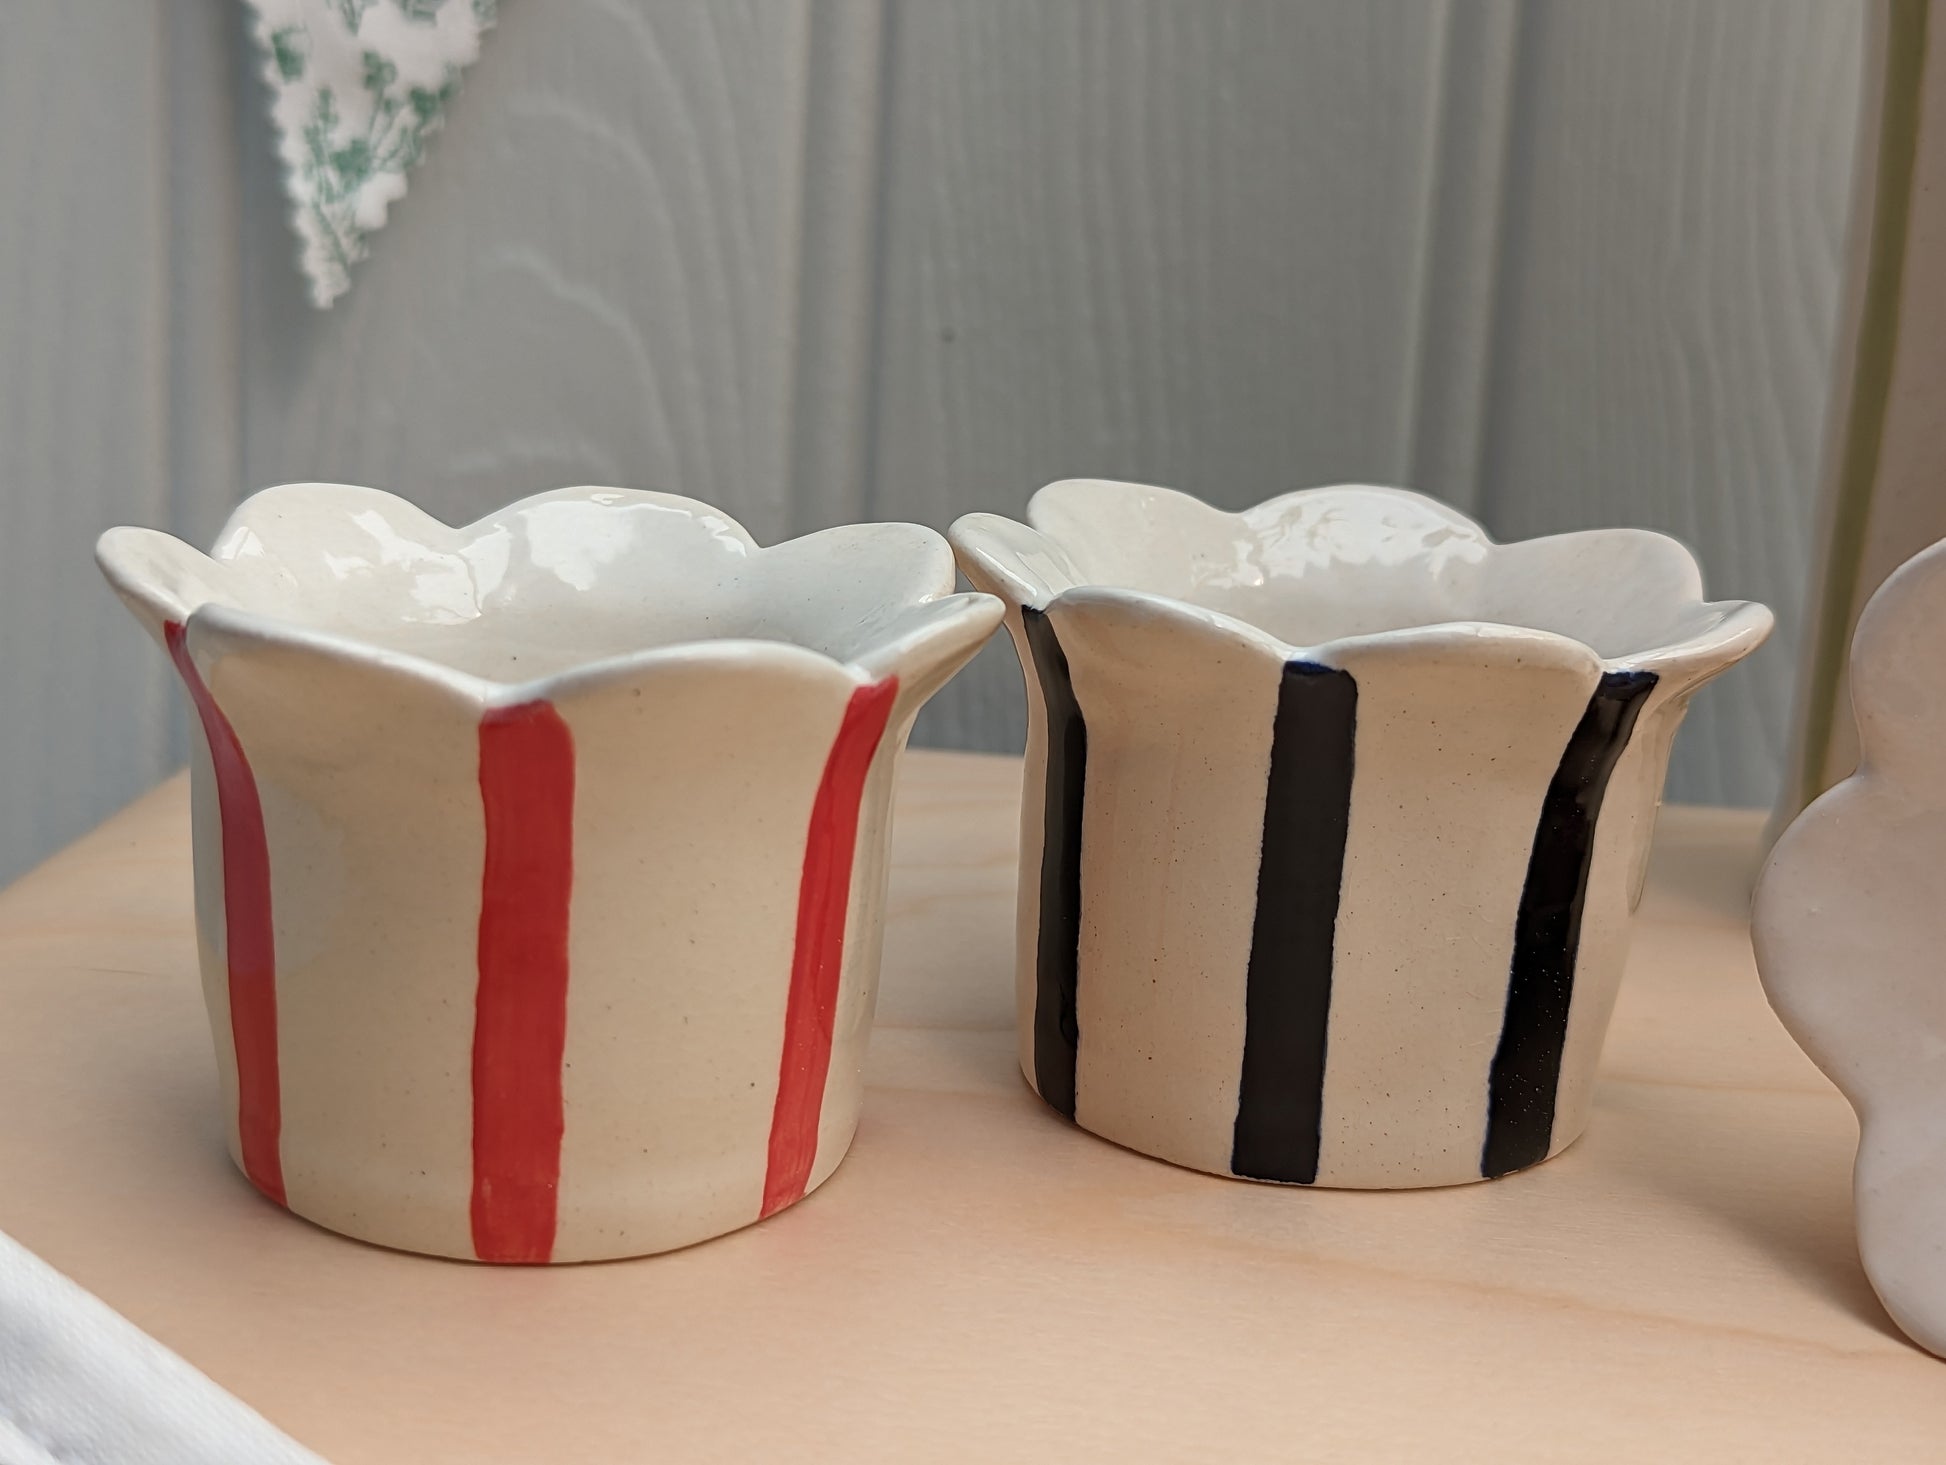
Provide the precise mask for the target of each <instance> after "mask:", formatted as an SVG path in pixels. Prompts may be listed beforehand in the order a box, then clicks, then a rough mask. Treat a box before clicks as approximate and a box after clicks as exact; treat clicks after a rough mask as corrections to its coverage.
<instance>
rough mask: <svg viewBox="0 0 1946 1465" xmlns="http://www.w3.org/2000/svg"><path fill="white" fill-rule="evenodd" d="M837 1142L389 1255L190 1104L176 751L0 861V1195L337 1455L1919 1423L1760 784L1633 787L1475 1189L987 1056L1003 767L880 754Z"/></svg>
mask: <svg viewBox="0 0 1946 1465" xmlns="http://www.w3.org/2000/svg"><path fill="white" fill-rule="evenodd" d="M909 766H910V773H909V776H908V778H907V781H906V784H905V786H904V789H903V791H902V802H901V805H900V812H899V827H898V834H897V859H896V864H895V870H894V875H893V894H892V924H891V928H890V932H889V934H888V937H887V941H886V948H885V978H884V990H883V995H882V997H881V999H880V1002H879V1022H878V1028H877V1031H876V1035H875V1036H874V1038H873V1040H872V1044H873V1045H872V1058H871V1078H872V1084H871V1091H870V1093H869V1095H868V1098H867V1102H866V1109H865V1118H864V1123H863V1127H862V1128H861V1130H860V1131H859V1135H858V1142H857V1145H856V1147H855V1149H854V1150H853V1152H852V1155H851V1158H850V1159H849V1160H847V1161H846V1163H845V1164H844V1166H843V1167H842V1168H841V1169H840V1170H839V1172H838V1173H837V1175H836V1176H835V1177H834V1178H833V1179H832V1180H831V1182H830V1183H829V1184H828V1185H826V1186H825V1188H824V1189H823V1190H821V1191H819V1192H818V1193H817V1194H816V1195H814V1196H812V1197H811V1198H810V1199H809V1200H808V1201H806V1202H805V1203H804V1204H802V1205H800V1206H798V1207H797V1208H796V1209H794V1210H792V1211H789V1212H787V1213H785V1214H783V1215H781V1216H779V1217H777V1218H776V1219H774V1220H772V1221H769V1222H767V1223H765V1224H763V1225H761V1226H758V1227H755V1228H753V1229H750V1230H746V1231H742V1232H739V1233H737V1234H736V1235H733V1236H729V1237H726V1238H723V1239H722V1240H719V1241H714V1242H710V1243H708V1244H706V1245H703V1246H698V1247H695V1248H693V1249H691V1250H689V1251H686V1252H680V1253H676V1254H674V1255H671V1256H666V1257H658V1258H649V1259H647V1260H643V1261H634V1262H612V1263H605V1264H599V1265H592V1266H584V1267H562V1268H555V1269H493V1268H487V1267H482V1266H477V1265H470V1264H465V1263H457V1262H441V1261H428V1260H424V1259H421V1258H418V1257H411V1256H404V1255H399V1254H396V1253H392V1252H387V1251H382V1250H379V1249H377V1248H374V1247H370V1246H365V1245H361V1244H359V1243H357V1242H352V1241H346V1240H343V1239H341V1238H339V1237H336V1236H333V1235H331V1234H329V1233H327V1232H324V1231H321V1230H318V1229H317V1228H315V1227H313V1226H310V1225H308V1224H306V1223H305V1222H302V1221H299V1220H295V1219H293V1218H292V1217H290V1216H287V1215H285V1214H283V1213H282V1212H280V1211H277V1210H276V1209H274V1208H273V1207H271V1206H270V1205H269V1204H268V1203H267V1202H265V1201H263V1200H261V1199H259V1198H258V1196H257V1195H256V1194H255V1193H254V1192H253V1191H251V1189H250V1188H249V1187H248V1185H246V1184H245V1183H244V1181H243V1180H242V1178H241V1177H239V1176H238V1175H236V1174H235V1173H234V1172H233V1171H232V1169H231V1167H230V1162H229V1160H228V1158H227V1157H226V1156H225V1155H224V1153H223V1149H222V1145H221V1143H220V1139H219V1122H218V1115H217V1109H216V1099H215V1074H214V1067H213V1065H212V1061H211V1058H210V1054H209V1039H208V1034H207V1030H206V1028H205V1025H204V1020H203V1013H202V1005H201V999H200V996H199V992H198V987H197V979H196V975H195V957H194V952H193V948H192V936H191V929H190V891H189V884H190V882H189V862H188V823H187V813H186V798H185V791H184V787H183V784H182V782H181V781H180V780H179V779H178V780H174V781H172V782H170V783H169V784H167V785H165V786H164V787H163V788H161V789H159V790H157V791H156V792H155V793H154V794H152V795H150V796H149V797H148V798H146V799H144V800H143V801H142V802H141V803H139V804H137V805H136V806H134V807H133V808H131V809H130V810H128V811H127V812H125V813H124V814H122V815H120V816H118V817H117V818H116V819H114V820H111V821H110V822H109V823H108V824H107V825H105V826H103V827H102V828H101V829H100V830H98V831H97V832H96V833H94V834H93V835H91V836H89V837H88V838H87V839H85V840H83V841H82V842H81V843H80V844H78V845H76V846H75V847H74V848H72V849H70V850H68V851H67V852H65V853H64V854H62V855H60V856H58V857H56V858H55V859H54V860H53V861H51V862H50V863H49V864H47V865H46V866H44V867H43V868H42V869H40V870H38V871H36V872H35V873H34V874H32V875H30V876H29V877H27V878H26V879H25V880H23V881H21V882H20V883H19V884H17V885H15V886H14V887H13V888H12V889H11V890H9V891H7V892H6V893H5V894H4V895H0V1230H4V1231H7V1232H10V1233H11V1234H12V1235H14V1236H15V1237H16V1238H18V1239H19V1240H20V1241H21V1242H22V1243H24V1244H25V1245H27V1246H28V1247H30V1248H32V1249H33V1250H35V1251H37V1252H39V1253H40V1254H41V1255H42V1256H44V1257H45V1258H47V1260H48V1261H50V1262H51V1263H53V1264H54V1265H55V1266H57V1267H59V1268H61V1269H62V1270H64V1271H66V1272H67V1273H69V1274H70V1275H71V1276H73V1277H74V1278H75V1279H76V1280H77V1281H79V1282H80V1283H81V1284H82V1285H83V1286H86V1287H88V1288H90V1289H92V1290H94V1291H95V1292H96V1293H98V1294H99V1295H100V1296H101V1297H103V1298H104V1299H105V1300H106V1301H107V1302H109V1303H110V1304H111V1305H112V1306H114V1307H116V1308H119V1309H120V1310H121V1311H123V1312H124V1313H126V1314H127V1315H128V1316H129V1317H130V1318H132V1319H133V1320H134V1321H135V1322H136V1323H138V1324H139V1325H140V1326H142V1327H144V1328H146V1329H148V1330H149V1331H150V1332H151V1333H153V1334H154V1335H155V1336H156V1337H158V1338H160V1339H161V1340H162V1341H163V1342H164V1343H166V1344H168V1345H169V1346H170V1347H172V1348H174V1349H176V1350H177V1351H179V1352H180V1353H182V1354H183V1355H184V1356H185V1357H187V1358H188V1360H189V1361H190V1362H191V1363H194V1364H195V1365H197V1366H198V1367H200V1368H202V1369H204V1370H205V1371H206V1372H208V1373H209V1374H210V1375H212V1376H213V1377H214V1378H215V1379H216V1381H217V1382H218V1383H220V1384H222V1385H224V1386H225V1387H226V1388H228V1389H231V1390H232V1391H234V1392H235V1393H237V1394H239V1395H240V1396H241V1397H242V1398H243V1399H245V1400H246V1401H247V1402H249V1403H250V1404H252V1405H254V1406H255V1407H256V1408H258V1409H260V1410H262V1411H263V1413H265V1414H266V1415H267V1416H269V1418H270V1419H271V1420H272V1421H273V1422H274V1423H276V1424H278V1425H280V1426H281V1427H283V1428H284V1429H286V1430H288V1431H289V1432H290V1433H291V1434H293V1435H295V1436H296V1437H297V1438H298V1439H299V1440H300V1441H302V1442H304V1443H305V1444H307V1445H310V1446H311V1447H312V1448H314V1449H316V1450H318V1451H320V1452H322V1453H323V1454H325V1455H326V1456H328V1457H329V1458H331V1459H332V1460H333V1461H335V1462H337V1465H379V1462H401V1465H403V1462H412V1465H424V1462H443V1461H466V1462H499V1461H507V1462H513V1461H519V1462H522V1465H532V1462H542V1461H546V1462H552V1461H564V1462H566V1461H571V1462H576V1465H584V1462H589V1465H591V1462H604V1461H623V1460H630V1461H632V1460H645V1461H646V1460H655V1461H665V1460H666V1461H696V1460H704V1461H714V1460H721V1461H739V1462H741V1461H767V1462H775V1461H798V1460H844V1461H861V1460H862V1461H881V1460H882V1461H901V1462H905V1461H925V1460H968V1461H975V1460H977V1461H992V1460H1023V1461H1053V1460H1062V1461H1066V1460H1082V1459H1098V1458H1117V1459H1129V1460H1280V1461H1281V1460H1305V1461H1340V1460H1342V1461H1357V1462H1380V1461H1393V1460H1397V1461H1412V1462H1423V1461H1439V1460H1476V1459H1478V1460H1486V1459H1490V1460H1493V1461H1495V1462H1496V1465H1506V1462H1517V1461H1536V1462H1539V1461H1547V1462H1556V1461H1565V1460H1599V1461H1619V1460H1629V1461H1633V1460H1643V1461H1648V1460H1653V1461H1657V1462H1669V1461H1680V1460H1692V1459H1693V1460H1712V1461H1715V1460H1734V1461H1742V1460H1753V1461H1757V1460H1760V1461H1764V1462H1766V1465H1770V1462H1783V1461H1798V1460H1802V1461H1818V1462H1830V1461H1869V1462H1874V1465H1880V1462H1891V1461H1907V1460H1912V1461H1919V1460H1939V1459H1946V1363H1941V1362H1938V1361H1936V1360H1934V1359H1931V1358H1929V1357H1928V1356H1926V1355H1925V1354H1923V1353H1921V1352H1919V1351H1918V1350H1916V1349H1914V1348H1913V1347H1911V1346H1910V1345H1909V1344H1907V1343H1906V1342H1904V1341H1903V1340H1902V1339H1901V1338H1900V1337H1899V1336H1898V1335H1897V1334H1896V1333H1895V1332H1894V1330H1893V1329H1892V1326H1891V1324H1890V1323H1889V1322H1888V1321H1887V1319H1886V1317H1885V1315H1884V1313H1883V1312H1882V1311H1881V1310H1880V1308H1879V1306H1878V1304H1877V1302H1876V1301H1875V1300H1874V1299H1873V1297H1872V1294H1871V1291H1870V1289H1869V1288H1868V1287H1867V1285H1866V1282H1865V1278H1864V1275H1863V1273H1862V1272H1861V1271H1860V1269H1859V1265H1858V1261H1857V1258H1856V1255H1855V1252H1854V1249H1853V1243H1852V1236H1851V1222H1850V1214H1849V1198H1848V1185H1849V1173H1850V1159H1851V1147H1852V1143H1853V1137H1854V1128H1853V1124H1852V1119H1851V1115H1850V1112H1849V1111H1848V1110H1847V1109H1846V1107H1845V1106H1844V1104H1843V1103H1842V1101H1840V1100H1839V1098H1838V1097H1837V1095H1836V1094H1835V1093H1834V1092H1833V1090H1832V1089H1831V1088H1830V1087H1829V1086H1828V1085H1827V1084H1826V1083H1825V1082H1824V1080H1823V1079H1822V1078H1821V1077H1820V1076H1819V1075H1818V1073H1817V1072H1816V1070H1815V1069H1813V1068H1812V1067H1811V1065H1810V1064H1809V1063H1808V1062H1807V1061H1806V1060H1805V1059H1804V1058H1803V1057H1802V1056H1801V1055H1799V1053H1798V1052H1797V1050H1796V1049H1795V1048H1794V1047H1792V1046H1791V1044H1790V1042H1789V1040H1788V1039H1787V1038H1786V1037H1785V1036H1784V1033H1783V1031H1782V1029H1780V1028H1779V1027H1778V1025H1777V1023H1776V1022H1775V1020H1774V1019H1773V1018H1772V1017H1771V1016H1770V1013H1769V1010H1768V1009H1767V1008H1766V1007H1765V1005H1764V1002H1763V997H1762V994H1761V992H1760V991H1759V989H1758V986H1757V981H1756V976H1755V973H1754V971H1753V970H1752V967H1751V960H1750V946H1749V938H1748V932H1747V930H1746V928H1745V925H1744V922H1743V915H1742V912H1743V909H1744V905H1745V901H1746V898H1747V892H1748V886H1749V879H1750V874H1751V868H1752V864H1753V861H1754V851H1755V847H1756V842H1757V836H1758V829H1759V822H1760V821H1759V818H1758V816H1756V815H1754V814H1741V813H1726V812H1722V811H1710V810H1700V809H1673V810H1669V811H1667V812H1666V813H1665V815H1664V819H1663V826H1662V831H1661V835H1660V839H1659V844H1658V853H1657V859H1656V863H1655V867H1654V870H1653V873H1652V876H1651V881H1650V885H1649V891H1648V895H1647V898H1646V900H1645V901H1644V904H1643V908H1642V913H1641V917H1640V921H1639V925H1638V928H1637V931H1636V935H1635V948H1634V956H1633V960H1632V965H1631V970H1630V972H1629V976H1628V980H1627V981H1626V983H1625V984H1624V987H1623V991H1622V997H1621V1001H1620V1004H1619V1006H1618V1008H1617V1010H1616V1015H1615V1027H1614V1033H1613V1036H1612V1037H1611V1039H1610V1042H1609V1046H1608V1053H1607V1061H1606V1064H1605V1068H1604V1081H1603V1083H1602V1085H1601V1087H1600V1089H1599V1091H1598V1093H1597V1099H1596V1112H1595V1120H1594V1124H1593V1127H1592V1129H1591V1131H1590V1133H1589V1135H1588V1137H1587V1138H1586V1139H1584V1140H1583V1141H1582V1142H1581V1143H1580V1144H1578V1145H1577V1146H1576V1147H1575V1148H1574V1149H1572V1150H1570V1151H1569V1152H1568V1153H1567V1154H1566V1155H1564V1156H1562V1157H1561V1158H1560V1159H1558V1160H1555V1161H1552V1162H1551V1163H1549V1164H1547V1165H1544V1166H1542V1167H1541V1168H1540V1169H1538V1170H1535V1171H1532V1172H1529V1173H1527V1174H1524V1175H1518V1176H1514V1177H1512V1178H1509V1179H1507V1180H1504V1181H1500V1182H1498V1183H1495V1184H1491V1185H1479V1186H1472V1187H1467V1188H1464V1189H1459V1190H1451V1191H1439V1192H1418V1193H1403V1194H1347V1193H1331V1192H1316V1191H1295V1190H1283V1189H1275V1188H1269V1187H1261V1186H1254V1185H1248V1184H1243V1183H1241V1182H1232V1181H1224V1180H1218V1179H1214V1178H1211V1177H1209V1176H1205V1175H1198V1174H1192V1173H1190V1172H1188V1171H1184V1170H1178V1169H1175V1168H1172V1167H1170V1166H1168V1165H1164V1164H1160V1163H1157V1162H1155V1161H1152V1160H1147V1159H1144V1158H1142V1157H1140V1156H1138V1155H1134V1154H1130V1153H1128V1152H1126V1151H1123V1150H1119V1149H1116V1148H1114V1147H1113V1146H1110V1145H1107V1144H1104V1143H1102V1142H1101V1141H1099V1140H1095V1139H1092V1138H1090V1137H1089V1136H1088V1135H1086V1134H1084V1133H1082V1132H1080V1131H1079V1130H1076V1129H1074V1128H1072V1127H1071V1126H1069V1125H1068V1124H1066V1123H1065V1122H1063V1121H1061V1120H1059V1119H1057V1118H1056V1117H1054V1116H1053V1115H1052V1114H1051V1113H1049V1112H1048V1111H1047V1110H1045V1109H1044V1108H1042V1106H1041V1105H1040V1103H1039V1101H1038V1100H1036V1099H1035V1098H1034V1097H1033V1095H1032V1094H1031V1093H1029V1091H1028V1090H1027V1088H1026V1087H1025V1085H1024V1084H1023V1083H1022V1081H1021V1079H1020V1075H1019V1073H1018V1072H1017V1070H1016V1068H1015V1061H1014V1040H1013V1032H1012V1022H1013V1014H1012V975H1011V971H1010V964H1011V961H1012V947H1013V943H1012V935H1011V906H1012V892H1013V857H1014V838H1015V833H1014V830H1015V822H1016V813H1015V798H1016V794H1017V787H1018V779H1019V772H1018V765H1017V764H1016V763H1014V762H1013V761H1011V760H1006V759H998V758H980V757H974V756H967V755H946V754H916V755H914V756H913V758H912V760H911V763H910V765H909Z"/></svg>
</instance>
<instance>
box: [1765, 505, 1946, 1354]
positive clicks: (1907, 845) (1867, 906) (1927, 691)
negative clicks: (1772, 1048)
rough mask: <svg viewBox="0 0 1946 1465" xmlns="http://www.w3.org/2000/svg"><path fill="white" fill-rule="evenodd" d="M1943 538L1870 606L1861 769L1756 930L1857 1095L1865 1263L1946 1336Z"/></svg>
mask: <svg viewBox="0 0 1946 1465" xmlns="http://www.w3.org/2000/svg"><path fill="white" fill-rule="evenodd" d="M1942 665H1946V541H1942V542H1941V543H1939V544H1935V545H1933V546H1932V547H1931V548H1930V549H1926V550H1923V551H1921V552H1920V553H1919V554H1917V555H1915V556H1914V557H1913V558H1912V559H1910V560H1908V561H1907V562H1906V563H1905V564H1904V565H1902V566H1901V567H1900V568H1899V569H1898V570H1897V571H1895V572H1894V573H1893V574H1892V575H1891V576H1890V577H1889V578H1888V579H1887V580H1886V582H1885V583H1884V584H1883V585H1882V586H1880V587H1879V589H1878V591H1877V593H1875V594H1874V595H1873V596H1872V598H1871V600H1870V602H1869V603H1868V604H1867V605H1866V607H1865V610H1864V612H1863V613H1862V614H1861V615H1860V616H1859V618H1858V630H1857V633H1856V635H1855V636H1854V638H1853V642H1852V653H1851V698H1852V707H1853V710H1854V712H1855V714H1856V716H1857V719H1858V746H1859V767H1858V771H1857V772H1856V773H1854V774H1853V775H1852V776H1851V777H1850V778H1847V779H1845V780H1843V781H1842V782H1840V783H1839V784H1837V785H1836V786H1835V787H1833V788H1831V789H1830V790H1828V791H1827V792H1826V793H1825V794H1824V795H1823V797H1821V798H1819V799H1818V800H1817V801H1816V802H1814V803H1813V804H1812V805H1811V806H1810V807H1809V808H1807V809H1806V810H1804V812H1803V813H1801V814H1800V815H1798V817H1797V819H1796V821H1795V822H1794V823H1792V825H1791V826H1790V828H1789V829H1787V830H1786V831H1785V832H1784V834H1783V835H1782V836H1781V837H1780V838H1779V839H1778V841H1777V844H1776V846H1775V847H1774V848H1773V849H1772V850H1771V853H1770V859H1769V861H1768V862H1767V863H1766V864H1765V866H1764V871H1763V875H1762V876H1761V878H1760V879H1759V880H1758V882H1757V892H1756V898H1755V901H1754V902H1753V906H1752V912H1751V935H1752V937H1753V939H1754V941H1755V944H1756V950H1757V968H1758V970H1759V972H1761V973H1762V975H1763V982H1764V991H1765V992H1766V993H1767V994H1768V995H1769V997H1770V1001H1771V1005H1772V1006H1773V1007H1774V1008H1776V1009H1777V1015H1778V1017H1779V1018H1781V1019H1782V1020H1783V1023H1784V1026H1785V1027H1786V1028H1788V1029H1789V1030H1790V1033H1791V1036H1792V1037H1794V1038H1795V1039H1797V1041H1798V1043H1799V1044H1801V1045H1802V1046H1803V1048H1804V1051H1805V1052H1806V1053H1808V1054H1810V1056H1811V1058H1812V1060H1813V1061H1814V1062H1815V1063H1816V1064H1817V1065H1818V1067H1819V1068H1821V1069H1823V1070H1824V1072H1825V1073H1826V1074H1827V1075H1828V1076H1829V1077H1830V1079H1831V1081H1832V1082H1833V1083H1835V1084H1837V1086H1838V1087H1839V1088H1840V1089H1841V1090H1842V1091H1843V1092H1844V1095H1845V1097H1846V1098H1847V1099H1849V1100H1850V1101H1851V1105H1852V1107H1853V1108H1854V1109H1856V1110H1857V1111H1858V1127H1859V1135H1858V1159H1857V1163H1856V1165H1855V1166H1854V1169H1853V1175H1852V1191H1853V1203H1854V1205H1855V1207H1856V1210H1857V1218H1858V1250H1859V1255H1860V1256H1861V1258H1862V1259H1863V1261H1864V1264H1865V1273H1866V1275H1867V1276H1868V1277H1870V1278H1871V1282H1872V1286H1873V1288H1875V1289H1876V1290H1877V1292H1878V1295H1879V1298H1880V1300H1881V1301H1883V1302H1884V1304H1885V1310H1886V1311H1887V1312H1889V1313H1890V1314H1891V1315H1892V1317H1893V1319H1894V1320H1895V1321H1896V1322H1897V1323H1898V1325H1899V1326H1900V1327H1901V1328H1903V1329H1905V1331H1906V1332H1907V1333H1908V1334H1910V1335H1911V1337H1912V1338H1913V1339H1914V1341H1916V1342H1918V1343H1919V1344H1921V1345H1922V1346H1923V1347H1925V1348H1928V1349H1930V1350H1931V1351H1932V1352H1934V1353H1939V1354H1946V1250H1942V1243H1941V1238H1942V1237H1946V1127H1942V1124H1941V1119H1940V1116H1941V1115H1942V1114H1943V1113H1946V1066H1942V1062H1941V1057H1942V1055H1946V982H1942V981H1941V979H1940V952H1941V950H1942V948H1946V915H1942V914H1941V902H1940V890H1941V883H1942V873H1943V872H1946V683H1943V682H1942V681H1941V678H1940V668H1941V666H1942Z"/></svg>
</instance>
